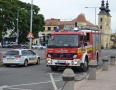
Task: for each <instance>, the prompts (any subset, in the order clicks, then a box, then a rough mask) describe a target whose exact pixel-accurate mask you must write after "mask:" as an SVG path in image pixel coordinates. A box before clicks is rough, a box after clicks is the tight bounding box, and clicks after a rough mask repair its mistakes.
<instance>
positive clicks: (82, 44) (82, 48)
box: [80, 36, 85, 52]
mask: <svg viewBox="0 0 116 90" xmlns="http://www.w3.org/2000/svg"><path fill="white" fill-rule="evenodd" d="M80 46H81V50H82V51H83V52H85V46H84V37H83V36H80Z"/></svg>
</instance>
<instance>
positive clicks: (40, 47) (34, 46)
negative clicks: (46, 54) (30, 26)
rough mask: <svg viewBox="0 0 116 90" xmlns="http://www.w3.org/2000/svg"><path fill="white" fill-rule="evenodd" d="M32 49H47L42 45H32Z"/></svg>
mask: <svg viewBox="0 0 116 90" xmlns="http://www.w3.org/2000/svg"><path fill="white" fill-rule="evenodd" d="M32 48H34V49H36V48H39V49H45V48H46V46H41V44H39V45H32Z"/></svg>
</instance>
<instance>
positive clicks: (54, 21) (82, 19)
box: [46, 13, 95, 27]
mask: <svg viewBox="0 0 116 90" xmlns="http://www.w3.org/2000/svg"><path fill="white" fill-rule="evenodd" d="M75 22H77V23H78V22H85V23H87V26H93V27H95V25H94V24H92V23H91V22H89V21H87V20H86V18H85V15H84V14H82V13H81V14H79V15H78V17H77V18H75V19H73V20H71V21H60V19H54V18H51V19H47V20H46V25H50V26H51V25H74V24H75Z"/></svg>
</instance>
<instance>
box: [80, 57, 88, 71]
mask: <svg viewBox="0 0 116 90" xmlns="http://www.w3.org/2000/svg"><path fill="white" fill-rule="evenodd" d="M87 60H88V58H87V57H86V58H85V61H84V63H82V64H81V69H82V71H83V72H86V71H87V70H88V61H87Z"/></svg>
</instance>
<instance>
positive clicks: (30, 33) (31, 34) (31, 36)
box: [26, 32, 34, 49]
mask: <svg viewBox="0 0 116 90" xmlns="http://www.w3.org/2000/svg"><path fill="white" fill-rule="evenodd" d="M26 38H28V39H31V40H32V38H34V36H33V33H32V32H29V33H28V35H27V37H26ZM30 43H32V42H30ZM30 49H31V45H30Z"/></svg>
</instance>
